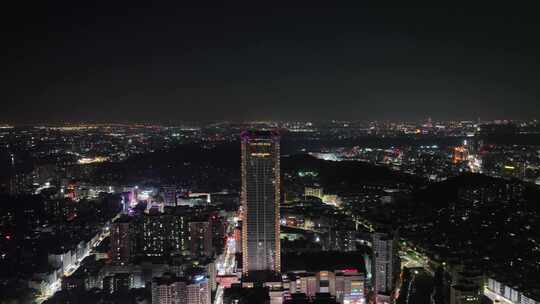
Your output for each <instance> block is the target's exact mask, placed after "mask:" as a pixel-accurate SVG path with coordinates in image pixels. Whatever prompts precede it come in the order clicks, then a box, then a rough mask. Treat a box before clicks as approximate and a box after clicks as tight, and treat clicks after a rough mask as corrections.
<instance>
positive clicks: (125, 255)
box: [111, 217, 134, 264]
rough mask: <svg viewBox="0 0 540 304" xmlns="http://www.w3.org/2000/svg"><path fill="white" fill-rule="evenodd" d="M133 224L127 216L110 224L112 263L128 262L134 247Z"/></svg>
mask: <svg viewBox="0 0 540 304" xmlns="http://www.w3.org/2000/svg"><path fill="white" fill-rule="evenodd" d="M133 242H134V235H133V226H132V224H131V221H130V219H129V218H128V217H121V218H119V219H118V220H117V221H116V222H114V223H112V225H111V260H112V262H113V263H114V264H126V263H129V261H130V259H131V257H132V255H133V249H134V243H133Z"/></svg>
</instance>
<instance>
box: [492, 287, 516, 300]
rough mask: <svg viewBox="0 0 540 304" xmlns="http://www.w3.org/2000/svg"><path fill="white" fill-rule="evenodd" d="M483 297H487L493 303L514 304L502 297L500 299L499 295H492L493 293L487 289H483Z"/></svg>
mask: <svg viewBox="0 0 540 304" xmlns="http://www.w3.org/2000/svg"><path fill="white" fill-rule="evenodd" d="M484 295H485V296H486V297H488V298H489V299H490V300H492V301H493V302H495V301H499V302H500V303H502V304H516V303H514V302H512V301H510V300H508V299H506V298H504V297H501V296H500V295H498V294H496V293H494V292H493V291H491V290H489V289H488V288H484Z"/></svg>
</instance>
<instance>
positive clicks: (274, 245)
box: [241, 131, 281, 275]
mask: <svg viewBox="0 0 540 304" xmlns="http://www.w3.org/2000/svg"><path fill="white" fill-rule="evenodd" d="M279 140H280V137H279V134H278V133H277V132H274V131H246V132H243V133H242V135H241V150H242V165H241V173H242V191H241V202H242V208H243V220H242V252H243V255H242V258H243V268H242V272H243V273H244V274H245V275H247V274H249V273H252V272H260V271H263V272H264V271H268V272H274V273H278V272H280V271H281V265H280V263H281V255H280V244H279V204H280V186H281V179H280V164H279V160H280V150H279V148H280V147H279Z"/></svg>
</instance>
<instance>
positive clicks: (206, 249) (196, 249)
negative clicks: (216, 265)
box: [189, 221, 213, 257]
mask: <svg viewBox="0 0 540 304" xmlns="http://www.w3.org/2000/svg"><path fill="white" fill-rule="evenodd" d="M189 235H190V241H189V242H190V250H191V254H192V255H193V256H208V257H209V256H212V252H213V247H212V225H211V223H210V221H192V222H190V223H189Z"/></svg>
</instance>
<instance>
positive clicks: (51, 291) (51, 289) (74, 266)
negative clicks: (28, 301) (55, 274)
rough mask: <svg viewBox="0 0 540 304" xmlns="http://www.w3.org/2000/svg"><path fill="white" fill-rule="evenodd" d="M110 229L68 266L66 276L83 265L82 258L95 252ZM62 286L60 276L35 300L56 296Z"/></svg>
mask: <svg viewBox="0 0 540 304" xmlns="http://www.w3.org/2000/svg"><path fill="white" fill-rule="evenodd" d="M108 231H109V230H108V229H107V232H106V233H102V234H101V236H100V237H99V240H98V241H97V242H96V244H95V245H94V246H92V248H91V249H90V251H89V252H87V253H86V254H85V255H84V256H82V257H81V258H80V259H78V260H77V262H75V264H71V265H69V266H68V268H67V269H66V270H65V271H64V277H69V276H71V275H72V274H73V273H75V271H77V269H79V266H81V262H82V260H84V259H85V258H86V257H88V256H89V255H90V254H92V253H93V249H94V248H96V247H98V246H99V245H100V244H101V242H102V241H103V240H104V239H105V238H106V237H108V236H109V234H110V233H109V232H108ZM61 287H62V278H59V279H57V280H56V281H54V282H53V283H52V284H51V285H50V286H48V287H47V288H46V291H45V294H39V295H37V297H36V298H35V302H36V303H37V304H41V303H43V302H45V301H47V300H48V299H49V298H51V297H52V296H54V294H55V293H56V292H58V291H60V289H61Z"/></svg>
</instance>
